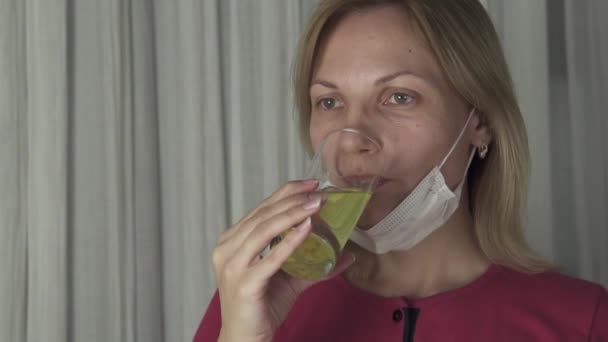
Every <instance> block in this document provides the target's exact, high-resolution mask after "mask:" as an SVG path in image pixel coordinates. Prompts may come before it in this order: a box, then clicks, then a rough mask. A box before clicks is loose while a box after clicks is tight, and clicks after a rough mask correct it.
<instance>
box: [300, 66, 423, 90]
mask: <svg viewBox="0 0 608 342" xmlns="http://www.w3.org/2000/svg"><path fill="white" fill-rule="evenodd" d="M403 75H408V76H414V77H416V78H419V79H422V80H424V81H426V82H428V83H431V84H432V83H433V82H432V81H431V80H429V79H428V78H426V77H423V76H421V75H418V74H416V73H413V72H411V71H409V70H401V71H397V72H394V73H392V74H389V75H386V76H382V77H380V78H379V79H377V80H375V81H374V86H378V85H380V84H382V83H387V82H390V81H392V80H394V79H395V78H397V77H399V76H403ZM315 84H319V85H322V86H324V87H326V88H331V89H338V86H337V85H335V84H333V83H331V82H329V81H325V80H322V79H315V80H313V81H312V82H311V83H310V86H311V87H312V86H313V85H315Z"/></svg>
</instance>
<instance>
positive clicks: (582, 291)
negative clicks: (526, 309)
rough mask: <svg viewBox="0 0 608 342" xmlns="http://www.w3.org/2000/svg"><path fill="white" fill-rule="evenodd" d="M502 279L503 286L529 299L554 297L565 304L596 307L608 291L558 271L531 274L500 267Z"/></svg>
mask: <svg viewBox="0 0 608 342" xmlns="http://www.w3.org/2000/svg"><path fill="white" fill-rule="evenodd" d="M500 280H501V283H502V285H503V287H505V288H506V289H508V290H510V292H512V291H513V290H516V291H517V293H518V295H520V296H523V297H524V298H525V299H527V300H531V301H535V300H540V301H543V300H552V301H555V302H558V303H561V304H562V305H564V304H575V303H576V304H577V306H581V305H582V306H587V307H589V306H592V307H593V306H595V303H597V302H598V300H599V299H600V297H601V296H602V295H603V294H605V292H606V291H605V290H604V288H603V287H602V286H601V285H598V284H596V283H593V282H590V281H587V280H583V279H579V278H575V277H572V276H568V275H565V274H562V273H559V272H555V271H548V272H542V273H535V274H529V273H523V272H519V271H516V270H513V269H510V268H506V267H501V272H500Z"/></svg>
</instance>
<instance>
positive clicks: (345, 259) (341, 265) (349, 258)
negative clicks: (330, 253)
mask: <svg viewBox="0 0 608 342" xmlns="http://www.w3.org/2000/svg"><path fill="white" fill-rule="evenodd" d="M355 260H356V258H355V255H354V254H353V253H348V252H347V253H344V254H342V256H340V259H339V260H338V263H337V264H336V267H334V270H333V271H332V272H331V273H330V274H329V275H327V277H325V278H324V279H323V280H329V279H331V278H334V277H336V276H338V275H340V274H342V272H344V271H346V269H348V268H349V267H350V266H351V265H352V264H354V263H355Z"/></svg>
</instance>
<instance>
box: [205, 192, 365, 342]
mask: <svg viewBox="0 0 608 342" xmlns="http://www.w3.org/2000/svg"><path fill="white" fill-rule="evenodd" d="M316 186H317V183H316V182H315V181H295V182H289V183H287V184H286V185H284V186H283V187H282V188H281V189H279V190H278V191H277V192H275V193H274V194H272V195H271V196H270V197H268V198H267V199H265V200H264V201H263V202H262V203H261V204H260V205H259V206H258V207H257V208H255V209H254V210H253V211H252V212H250V213H249V214H248V215H247V216H245V217H244V218H243V219H241V221H239V222H238V223H237V224H236V225H234V226H232V227H231V228H230V229H228V230H227V231H225V232H224V233H223V234H222V235H221V236H220V238H219V241H218V244H217V246H216V247H215V250H214V251H213V264H214V268H215V275H216V281H217V285H218V289H219V295H220V302H221V311H222V329H221V333H220V341H223V342H232V341H239V342H248V341H256V342H257V341H264V342H266V341H271V340H272V338H273V336H274V333H275V331H276V329H277V328H278V327H279V326H280V325H281V323H283V321H284V320H285V318H286V317H287V314H288V313H289V311H290V309H291V307H292V306H293V304H294V303H295V301H296V299H297V297H298V296H299V295H300V294H301V293H302V292H303V291H304V290H305V289H306V288H308V287H310V286H311V285H312V284H314V282H310V281H305V280H300V279H296V278H293V277H290V276H289V275H287V274H286V273H284V272H282V271H280V268H281V265H282V264H283V262H285V260H287V258H288V257H289V256H290V255H291V254H292V253H293V252H294V250H295V249H296V248H297V247H298V246H299V245H300V244H301V243H302V242H303V241H304V240H305V239H306V237H307V236H308V234H309V233H310V231H311V224H310V216H312V215H313V214H314V213H316V212H317V211H318V210H319V206H320V203H321V197H320V195H319V194H315V193H312V192H311V191H313V190H314V189H315V188H316ZM291 227H295V228H291ZM288 229H290V230H291V231H290V232H289V234H288V235H287V236H286V237H285V238H284V239H283V240H282V241H281V242H280V243H279V244H278V245H276V246H274V247H273V249H272V250H271V251H270V253H268V254H267V255H266V256H265V257H264V258H261V257H260V252H261V251H262V250H263V249H264V248H265V247H266V246H267V245H268V244H269V243H270V241H271V240H272V239H273V238H274V237H275V236H277V235H279V234H280V233H282V232H284V231H285V230H288ZM353 261H354V260H353V257H352V255H349V256H343V257H342V258H341V260H340V261H339V262H338V264H337V265H336V268H335V270H334V272H332V274H331V275H330V276H329V277H328V278H330V277H332V276H334V275H336V274H339V273H341V272H342V271H344V270H345V269H346V268H347V267H348V266H350V265H351V264H352V262H353Z"/></svg>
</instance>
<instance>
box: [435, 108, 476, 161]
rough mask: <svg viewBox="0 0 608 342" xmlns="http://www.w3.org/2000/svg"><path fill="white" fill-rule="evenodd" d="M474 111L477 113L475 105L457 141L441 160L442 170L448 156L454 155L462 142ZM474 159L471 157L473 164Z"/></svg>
mask: <svg viewBox="0 0 608 342" xmlns="http://www.w3.org/2000/svg"><path fill="white" fill-rule="evenodd" d="M473 113H475V107H473V109H471V112H470V113H469V117H468V118H467V121H466V122H465V123H464V126H463V127H462V129H461V130H460V134H458V138H456V141H455V142H454V144H453V145H452V147H451V148H450V150H449V151H448V154H447V155H446V156H445V158H443V161H441V164H439V169H440V170H441V169H442V168H443V164H445V162H446V161H447V160H448V158H449V157H450V156H451V155H452V152H454V149H456V146H457V145H458V142H460V139H461V138H462V136H463V135H464V132H465V131H466V130H467V127H468V126H469V122H470V121H471V118H472V117H473ZM473 153H475V150H473ZM472 159H473V158H470V160H469V164H471V160H472ZM467 169H468V167H467Z"/></svg>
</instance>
